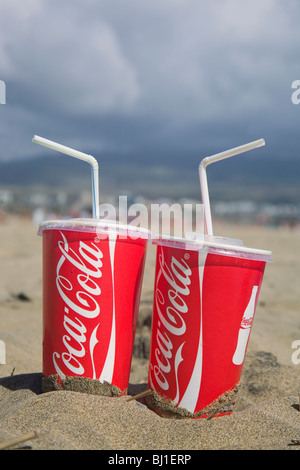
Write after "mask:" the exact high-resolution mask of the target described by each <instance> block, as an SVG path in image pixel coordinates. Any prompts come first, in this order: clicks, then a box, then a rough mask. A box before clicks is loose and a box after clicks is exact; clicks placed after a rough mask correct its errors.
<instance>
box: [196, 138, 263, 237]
mask: <svg viewBox="0 0 300 470" xmlns="http://www.w3.org/2000/svg"><path fill="white" fill-rule="evenodd" d="M263 145H265V141H264V139H259V140H255V141H254V142H250V143H249V144H245V145H241V146H239V147H235V148H232V149H230V150H226V151H225V152H221V153H217V154H216V155H211V156H210V157H206V158H204V159H203V160H202V161H201V163H200V165H199V178H200V188H201V195H202V203H203V206H204V219H205V228H206V233H207V235H213V228H212V220H211V210H210V202H209V192H208V186H207V177H206V167H207V166H208V165H210V164H211V163H214V162H218V161H219V160H224V159H225V158H229V157H233V156H235V155H239V154H241V153H244V152H248V150H253V149H255V148H258V147H262V146H263Z"/></svg>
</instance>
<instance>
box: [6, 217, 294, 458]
mask: <svg viewBox="0 0 300 470" xmlns="http://www.w3.org/2000/svg"><path fill="white" fill-rule="evenodd" d="M215 233H216V235H220V236H229V237H232V238H240V239H242V240H243V242H244V244H245V245H246V246H251V247H255V248H261V249H269V250H272V252H273V263H269V264H268V265H267V267H266V272H265V277H264V281H263V285H262V289H261V293H260V298H259V303H258V306H257V310H256V314H255V319H254V324H253V328H252V332H251V336H250V341H249V346H248V351H247V356H246V360H245V364H244V368H243V373H242V378H241V386H240V390H239V392H238V394H237V400H236V405H235V409H234V412H233V413H232V414H231V415H229V416H223V417H214V418H212V419H200V420H191V419H168V418H162V417H160V416H158V415H157V414H156V413H154V412H153V411H151V410H150V409H148V408H147V407H146V406H145V404H144V402H143V399H140V400H138V401H137V400H132V401H126V400H127V398H128V397H101V396H96V395H90V394H86V393H80V392H73V391H53V392H47V393H41V379H42V274H41V273H42V258H41V248H42V243H41V238H40V237H38V236H37V228H36V227H35V226H34V225H33V224H32V222H31V220H30V219H28V218H26V217H24V218H6V219H5V220H3V221H2V222H1V223H0V241H1V243H0V262H1V269H0V340H2V341H4V342H5V346H6V364H1V365H0V444H1V442H4V441H6V440H7V439H9V438H12V437H17V436H20V435H23V434H25V433H28V432H31V431H36V432H37V437H36V438H35V439H31V440H28V441H27V442H25V443H22V444H19V445H17V446H15V447H10V448H31V449H33V450H63V449H70V450H73V449H74V450H132V451H134V450H186V451H187V450H201V449H205V450H215V449H216V450H221V449H234V450H238V449H241V450H246V449H253V450H254V449H266V450H267V449H268V450H271V449H276V450H279V449H283V450H299V449H300V411H299V394H300V385H299V372H300V364H293V362H292V354H293V352H295V349H293V348H292V343H293V342H294V341H296V340H299V341H300V315H299V313H300V312H299V310H300V299H299V290H298V279H299V277H300V262H299V239H300V232H299V231H296V230H295V229H294V230H293V229H291V228H288V227H287V228H278V229H275V228H274V229H272V228H263V227H245V226H237V225H231V226H230V225H225V224H223V223H220V222H219V223H216V224H215ZM154 268H155V247H154V246H152V245H149V248H148V253H147V259H146V266H145V276H144V283H143V289H142V296H141V303H140V311H139V318H138V325H137V332H136V339H135V348H134V355H133V360H132V368H131V375H130V385H129V389H128V394H129V395H131V396H132V395H135V394H137V393H139V392H141V391H143V390H145V389H146V388H147V374H148V355H149V347H150V324H151V315H152V297H153V280H154ZM298 347H299V346H298ZM298 357H299V358H300V353H299V355H298Z"/></svg>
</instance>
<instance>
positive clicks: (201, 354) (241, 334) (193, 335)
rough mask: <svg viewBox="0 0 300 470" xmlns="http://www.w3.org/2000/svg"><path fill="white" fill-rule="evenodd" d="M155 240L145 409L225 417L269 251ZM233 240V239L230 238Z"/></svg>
mask: <svg viewBox="0 0 300 470" xmlns="http://www.w3.org/2000/svg"><path fill="white" fill-rule="evenodd" d="M213 239H214V242H212V241H210V242H209V241H207V240H206V241H203V242H199V241H198V242H197V241H196V242H195V241H188V240H186V239H175V238H173V239H171V238H169V239H166V238H157V239H156V240H154V241H153V243H155V244H157V245H158V246H157V258H156V272H155V289H154V305H153V323H152V334H151V351H150V361H149V378H148V382H149V386H150V387H151V388H152V389H153V391H154V393H153V394H152V395H150V396H148V398H147V403H148V405H149V406H150V407H151V408H153V409H155V410H156V411H158V412H159V413H161V414H169V415H171V414H175V415H177V416H190V417H195V418H197V417H208V416H217V415H222V414H227V413H230V412H231V411H232V403H233V402H234V396H235V393H236V390H237V386H238V383H239V380H240V376H241V372H242V367H243V362H244V358H245V354H246V349H247V344H248V340H249V334H250V331H251V326H252V322H253V317H254V312H255V308H256V304H257V300H258V296H259V291H260V287H261V283H262V279H263V274H264V269H265V264H266V262H267V261H271V252H269V251H263V250H254V249H251V248H246V247H243V246H241V245H240V246H236V245H232V244H231V243H232V242H231V241H230V239H221V242H220V239H218V238H217V237H213ZM234 242H236V241H234Z"/></svg>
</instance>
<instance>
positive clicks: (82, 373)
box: [39, 219, 149, 393]
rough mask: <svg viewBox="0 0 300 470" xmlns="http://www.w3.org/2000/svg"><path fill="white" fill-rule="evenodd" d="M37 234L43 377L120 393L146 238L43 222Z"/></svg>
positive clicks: (125, 377) (129, 354)
mask: <svg viewBox="0 0 300 470" xmlns="http://www.w3.org/2000/svg"><path fill="white" fill-rule="evenodd" d="M93 224H94V226H93ZM125 227H126V226H125ZM116 230H117V231H116ZM130 230H131V231H133V232H134V227H130ZM39 233H42V236H43V375H44V377H48V376H50V375H53V374H54V375H57V376H58V380H60V379H61V380H63V379H64V378H65V377H66V376H69V377H73V376H76V377H84V378H90V379H95V380H99V381H100V382H101V383H103V382H104V381H105V382H108V383H109V384H111V385H115V386H116V387H118V388H119V389H120V390H121V391H122V392H124V393H125V392H126V390H127V387H128V381H129V374H130V365H131V358H132V350H133V342H134V336H135V329H136V323H137V315H138V308H139V299H140V292H141V286H142V278H143V272H144V263H145V256H146V245H147V242H148V240H147V239H148V237H149V232H148V231H143V230H141V231H140V232H138V231H137V232H134V233H133V234H132V233H131V234H129V233H128V232H125V235H124V232H122V233H121V232H120V230H119V227H114V226H111V227H110V228H109V229H106V230H103V229H102V228H101V225H100V224H99V223H98V224H96V223H95V222H92V221H89V222H82V221H81V220H80V219H79V220H78V219H73V221H72V220H71V221H66V222H65V223H64V222H63V221H53V222H51V221H49V222H45V223H44V224H41V227H40V231H39Z"/></svg>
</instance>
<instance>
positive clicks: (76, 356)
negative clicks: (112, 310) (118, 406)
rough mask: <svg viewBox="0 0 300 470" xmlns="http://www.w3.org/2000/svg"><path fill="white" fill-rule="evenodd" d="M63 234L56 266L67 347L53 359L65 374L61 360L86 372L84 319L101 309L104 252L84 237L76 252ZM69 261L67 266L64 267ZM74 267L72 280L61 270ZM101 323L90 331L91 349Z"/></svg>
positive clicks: (79, 372)
mask: <svg viewBox="0 0 300 470" xmlns="http://www.w3.org/2000/svg"><path fill="white" fill-rule="evenodd" d="M60 234H61V236H62V239H63V240H60V241H59V242H58V248H59V250H60V252H61V257H60V258H59V260H58V263H57V266H56V287H57V291H58V293H59V295H60V297H61V299H62V300H63V302H64V313H65V315H64V319H63V327H64V330H65V334H64V335H63V337H62V342H63V345H64V348H65V351H64V352H62V353H61V354H59V353H58V352H54V353H53V363H54V367H55V369H56V371H57V373H58V375H59V376H60V377H61V378H63V377H64V375H65V374H64V373H63V372H62V370H61V367H62V364H64V366H65V367H66V368H67V370H69V371H70V372H71V373H73V374H76V375H82V374H84V367H83V365H82V363H81V362H80V359H81V358H83V357H85V355H86V349H87V346H86V344H85V343H86V341H87V337H86V333H87V327H86V325H85V321H87V320H89V319H94V318H96V317H98V315H99V313H100V306H99V302H98V298H99V296H100V295H101V289H100V287H99V283H98V282H97V280H99V278H101V277H102V271H101V268H102V266H103V263H102V258H103V253H102V251H101V250H100V249H99V248H98V247H97V245H95V244H94V243H92V242H90V244H87V243H85V242H83V241H80V242H79V249H78V253H76V252H75V251H74V250H73V249H72V248H70V247H69V243H68V240H67V238H66V236H65V235H64V234H63V233H62V232H60ZM66 264H67V267H68V269H65V268H66ZM69 268H70V269H69ZM74 270H75V272H76V275H74V274H72V280H70V279H68V278H67V277H66V275H63V274H62V271H63V272H64V273H66V272H70V273H71V272H74ZM98 326H99V323H98V324H97V326H96V327H95V328H94V331H93V332H92V334H91V338H90V345H89V347H90V350H91V349H93V348H94V346H95V343H96V342H97V340H96V331H97V328H98ZM61 363H62V364H61Z"/></svg>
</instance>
